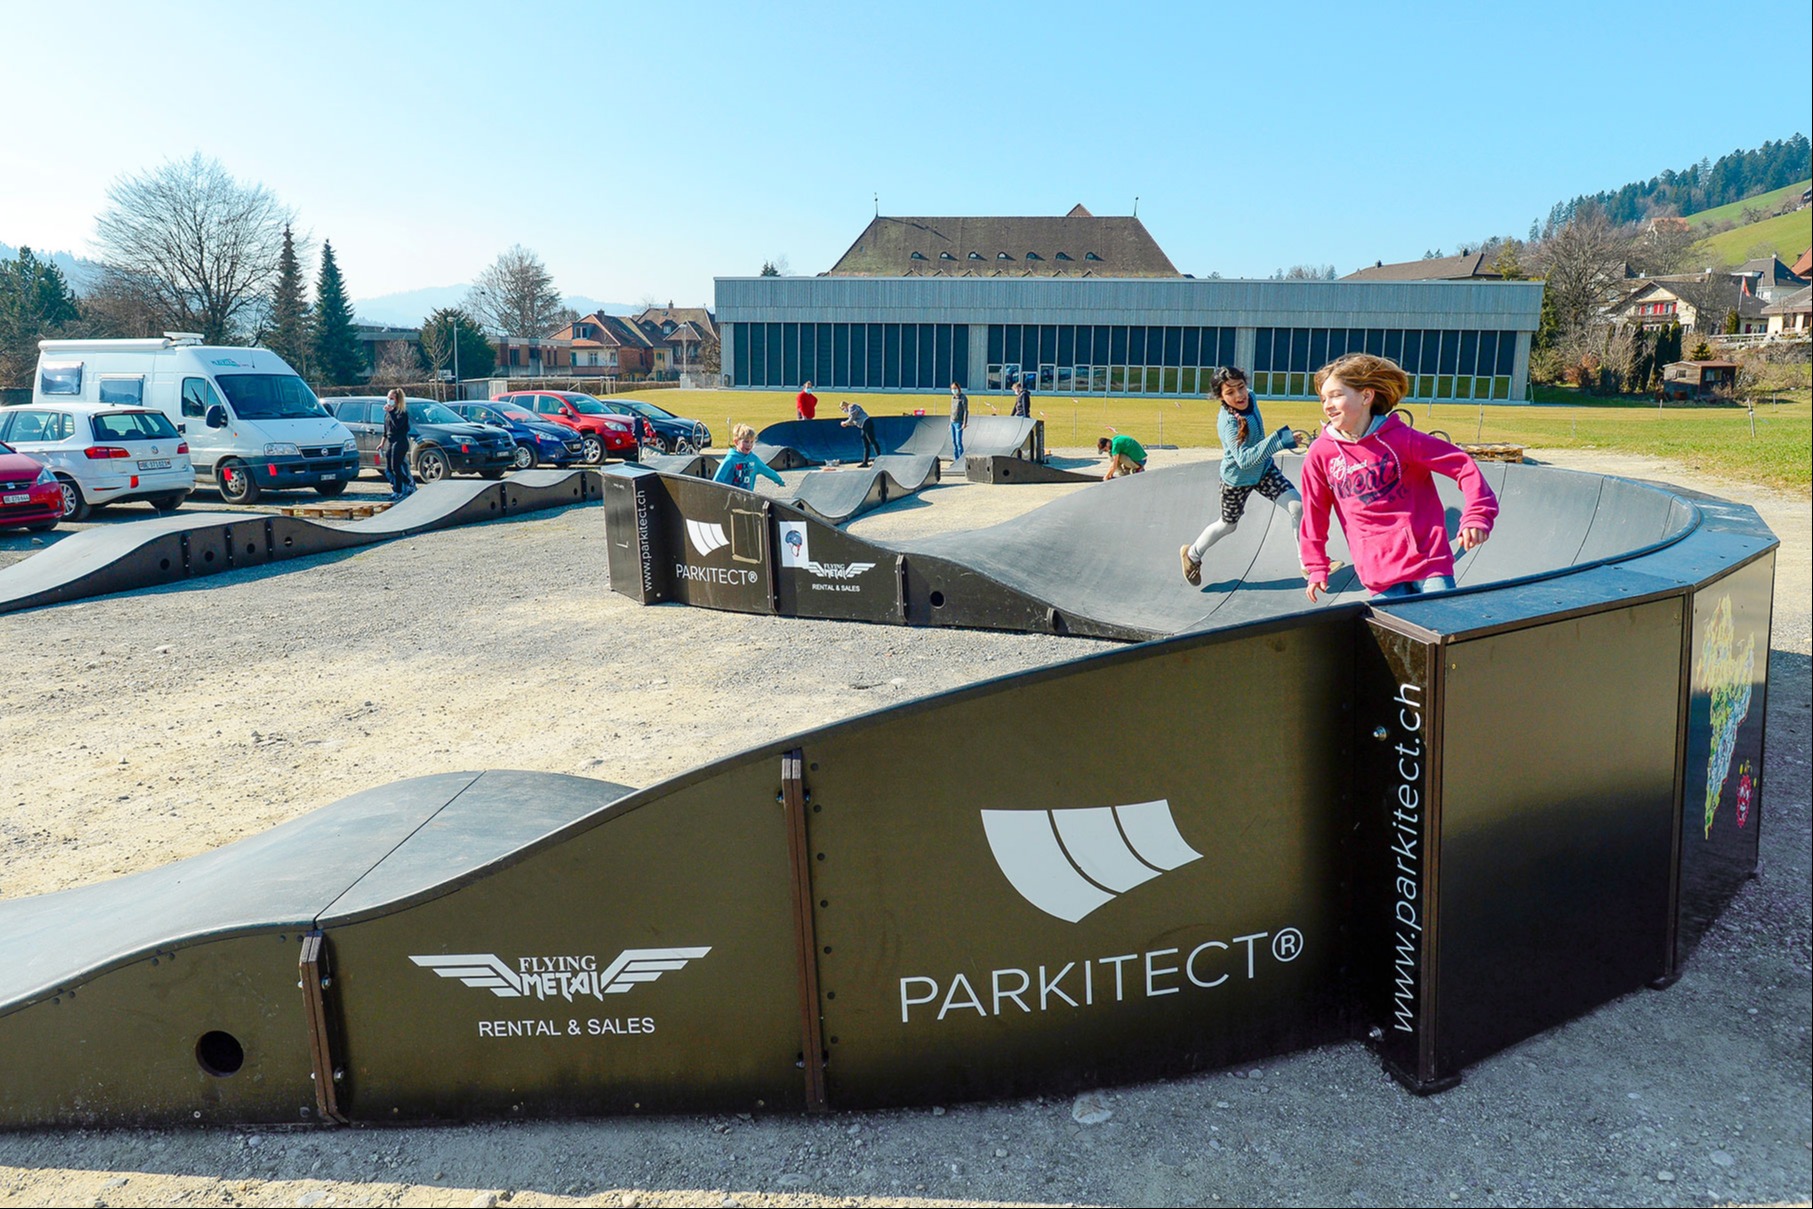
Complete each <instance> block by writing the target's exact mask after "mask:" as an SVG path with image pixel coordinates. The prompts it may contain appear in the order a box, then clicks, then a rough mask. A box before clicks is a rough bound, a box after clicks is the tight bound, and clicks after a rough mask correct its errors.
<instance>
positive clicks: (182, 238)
mask: <svg viewBox="0 0 1813 1209" xmlns="http://www.w3.org/2000/svg"><path fill="white" fill-rule="evenodd" d="M107 200H108V208H107V209H106V210H105V211H103V212H102V214H101V216H100V218H99V219H98V220H97V222H96V243H97V244H98V246H99V247H100V250H101V257H102V260H103V261H104V262H105V263H106V265H107V270H108V276H109V277H110V278H118V277H121V276H124V277H125V278H127V279H128V280H127V281H126V282H125V283H121V282H118V281H115V282H114V285H115V286H117V287H119V288H120V289H121V290H123V291H125V292H130V293H133V294H136V295H138V296H139V297H140V298H141V299H142V300H143V301H145V302H147V303H149V304H150V305H151V306H152V307H154V308H155V310H156V311H157V312H158V314H159V316H160V321H161V322H162V323H164V324H166V325H168V326H172V327H178V328H182V329H184V330H188V331H196V332H200V333H201V334H202V337H203V338H204V339H206V340H207V341H208V342H210V343H221V342H225V341H227V340H231V339H233V338H235V337H238V336H243V335H246V334H248V333H254V332H257V331H258V330H260V329H261V328H262V326H263V319H264V316H265V312H266V311H267V310H268V308H269V305H270V292H271V289H272V287H273V286H274V285H275V283H276V279H277V267H278V260H279V257H280V256H281V255H282V252H283V229H284V227H285V226H287V225H288V224H289V223H290V221H291V220H292V218H293V215H292V213H291V211H290V210H289V209H288V208H287V207H285V206H283V205H282V204H281V203H280V202H278V200H277V198H276V196H275V195H274V194H272V193H271V192H270V191H269V190H267V189H266V188H265V187H264V186H263V185H257V184H242V183H240V182H239V181H236V180H234V179H233V177H232V176H230V175H229V174H228V173H227V170H226V169H225V168H223V167H222V166H221V164H220V161H218V160H214V159H208V158H204V157H203V156H202V155H200V154H199V153H198V154H196V155H193V156H191V157H190V158H189V159H187V160H184V161H180V162H179V161H174V160H173V161H171V162H169V163H166V164H164V165H163V166H161V167H158V168H154V169H152V170H151V171H149V172H146V173H144V174H142V175H139V176H126V177H121V178H120V179H119V180H116V181H115V182H114V183H113V184H112V185H111V186H110V187H109V188H108V190H107Z"/></svg>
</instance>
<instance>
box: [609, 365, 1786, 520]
mask: <svg viewBox="0 0 1813 1209" xmlns="http://www.w3.org/2000/svg"><path fill="white" fill-rule="evenodd" d="M625 393H626V394H628V395H630V396H631V397H639V398H646V399H648V400H649V401H650V402H652V403H657V404H659V405H661V406H662V407H665V408H667V409H669V410H670V411H675V412H679V413H680V414H682V415H687V416H691V417H692V418H694V419H698V420H703V421H705V422H706V423H707V424H708V425H710V426H711V430H712V433H713V435H714V436H716V438H717V447H718V448H720V449H722V448H723V447H724V446H725V444H726V443H727V442H728V440H729V437H730V425H731V423H733V422H741V423H746V424H751V425H754V426H755V428H756V430H757V431H758V432H759V431H760V430H761V429H763V428H764V427H766V426H767V425H769V424H774V423H778V422H779V421H781V420H791V419H793V395H792V393H791V392H781V391H740V390H734V391H733V390H692V391H681V390H662V391H650V392H648V393H647V394H645V395H637V394H636V392H634V391H629V392H625ZM1544 394H1545V395H1546V396H1547V397H1548V399H1549V400H1551V401H1549V402H1545V403H1544V404H1542V405H1539V406H1527V405H1522V406H1512V405H1506V404H1486V405H1485V406H1483V407H1482V406H1481V405H1479V404H1477V403H1437V404H1433V405H1431V404H1426V403H1418V404H1415V405H1414V406H1412V407H1411V408H1410V410H1411V411H1412V412H1413V413H1414V414H1415V416H1416V425H1417V427H1418V428H1422V429H1439V430H1442V431H1445V432H1447V433H1448V435H1449V436H1450V437H1451V438H1452V439H1453V440H1455V441H1461V442H1468V441H1509V442H1512V443H1514V444H1519V445H1526V446H1535V447H1545V448H1550V449H1595V448H1596V449H1610V450H1617V451H1619V452H1621V453H1632V454H1644V455H1648V456H1652V457H1658V458H1667V459H1670V460H1672V461H1677V462H1680V463H1682V464H1684V465H1686V466H1689V467H1692V468H1693V469H1695V470H1699V471H1702V472H1705V473H1707V474H1713V475H1717V476H1720V477H1724V478H1729V479H1731V480H1733V481H1736V482H1744V483H1760V484H1763V485H1766V486H1770V487H1776V488H1779V489H1782V490H1787V491H1794V492H1797V493H1798V494H1800V495H1802V496H1807V495H1808V494H1809V481H1810V479H1813V403H1810V401H1809V399H1808V392H1807V391H1806V390H1805V389H1802V390H1800V391H1797V392H1795V394H1794V395H1793V397H1792V398H1790V397H1789V396H1788V395H1785V394H1784V395H1783V396H1782V401H1781V402H1780V403H1777V404H1771V403H1767V402H1765V403H1764V404H1762V405H1761V406H1759V407H1758V408H1757V409H1756V417H1755V424H1756V435H1755V436H1754V437H1753V436H1752V435H1751V417H1750V413H1749V412H1748V411H1747V410H1746V409H1744V408H1742V407H1720V408H1680V407H1673V408H1668V409H1666V410H1663V409H1659V408H1656V407H1654V406H1648V405H1645V404H1644V403H1642V402H1641V401H1639V400H1635V399H1632V400H1619V401H1612V402H1610V403H1608V402H1606V401H1603V400H1598V399H1594V400H1592V401H1590V402H1582V403H1580V404H1577V405H1576V404H1571V403H1568V402H1565V401H1564V400H1567V399H1569V398H1570V397H1571V396H1570V392H1566V391H1560V392H1555V391H1545V392H1544ZM854 397H855V398H856V399H857V401H859V402H860V403H861V404H862V405H863V407H864V408H866V409H867V410H868V411H869V412H870V413H871V414H874V415H898V414H902V413H908V412H912V411H913V410H915V409H916V408H924V409H925V412H926V414H927V415H943V414H945V413H946V411H947V410H948V408H949V404H950V396H949V395H948V394H944V393H937V394H885V395H884V394H861V395H857V396H854ZM838 402H839V400H838V398H837V396H835V395H832V394H830V393H828V392H827V393H826V394H822V395H820V396H819V407H818V410H819V417H820V418H821V419H823V418H836V417H837V414H838V412H837V404H838ZM991 403H992V404H993V405H994V407H996V408H997V409H998V410H999V411H1001V412H1002V413H1003V414H1005V413H1006V412H1007V410H1008V406H1007V399H1006V396H1000V395H972V396H971V397H970V409H971V412H972V414H975V415H987V414H989V410H988V409H989V404H991ZM1034 404H1035V414H1037V415H1039V416H1040V417H1041V418H1042V419H1044V421H1045V443H1046V444H1047V445H1050V446H1054V447H1076V446H1085V447H1087V446H1093V445H1094V444H1095V439H1096V438H1097V437H1099V436H1105V435H1107V434H1108V430H1109V428H1110V427H1113V428H1114V429H1116V430H1118V431H1120V432H1124V433H1127V434H1129V435H1130V436H1133V437H1134V438H1136V439H1138V440H1140V441H1142V442H1145V443H1147V444H1155V445H1156V444H1169V445H1182V446H1207V447H1211V448H1213V447H1218V446H1219V445H1220V441H1219V440H1218V439H1217V437H1216V435H1215V405H1214V404H1212V403H1210V402H1209V401H1208V400H1207V399H1201V398H1196V399H1152V398H1139V397H1137V396H1134V397H1127V396H1120V397H1114V398H1101V397H1099V396H1092V397H1088V398H1078V399H1072V398H1070V397H1069V396H1059V395H1039V396H1036V397H1035V399H1034ZM1261 406H1262V410H1263V412H1264V415H1265V421H1266V423H1267V424H1268V425H1270V426H1273V427H1277V426H1279V425H1286V424H1288V425H1290V426H1292V427H1295V428H1305V429H1309V428H1314V427H1315V426H1316V425H1317V424H1318V423H1319V422H1320V420H1321V408H1320V406H1319V405H1318V404H1316V403H1314V402H1312V401H1310V400H1307V399H1301V400H1290V399H1279V400H1268V401H1266V402H1265V403H1263V404H1262V405H1261Z"/></svg>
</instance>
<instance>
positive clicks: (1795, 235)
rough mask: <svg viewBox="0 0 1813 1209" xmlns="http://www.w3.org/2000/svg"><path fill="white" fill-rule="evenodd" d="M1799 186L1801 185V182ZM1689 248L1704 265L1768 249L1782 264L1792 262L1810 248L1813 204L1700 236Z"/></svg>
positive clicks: (1737, 261)
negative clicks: (1790, 212)
mask: <svg viewBox="0 0 1813 1209" xmlns="http://www.w3.org/2000/svg"><path fill="white" fill-rule="evenodd" d="M1801 187H1802V188H1805V186H1804V185H1803V186H1801ZM1708 213H1710V211H1708ZM1693 247H1694V251H1696V252H1699V253H1701V259H1703V260H1704V261H1705V263H1706V264H1708V265H1722V266H1726V267H1730V266H1732V265H1738V264H1742V263H1743V262H1744V261H1746V260H1749V259H1750V258H1751V257H1753V256H1767V255H1768V254H1769V253H1770V252H1774V253H1775V254H1776V255H1777V256H1779V257H1781V258H1782V261H1783V263H1785V264H1793V263H1794V261H1795V259H1796V258H1797V257H1799V256H1800V254H1801V253H1802V252H1804V251H1806V250H1807V248H1808V247H1813V206H1809V207H1807V208H1806V209H1804V210H1796V211H1795V212H1794V213H1792V214H1782V215H1778V216H1776V217H1775V218H1765V219H1764V220H1763V221H1762V222H1758V223H1751V224H1750V225H1749V226H1747V227H1733V228H1732V229H1731V230H1729V231H1724V232H1721V233H1720V234H1718V235H1713V236H1709V237H1708V238H1706V239H1702V240H1700V241H1699V242H1698V243H1696V244H1694V245H1693ZM1695 263H1696V264H1697V263H1699V261H1697V260H1696V261H1695Z"/></svg>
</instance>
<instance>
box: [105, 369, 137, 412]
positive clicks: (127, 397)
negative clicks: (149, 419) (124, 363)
mask: <svg viewBox="0 0 1813 1209" xmlns="http://www.w3.org/2000/svg"><path fill="white" fill-rule="evenodd" d="M100 388H101V402H103V403H118V404H124V405H126V406H130V407H137V406H138V405H139V404H141V403H143V402H144V401H145V376H144V375H143V374H136V375H134V376H133V377H130V378H127V377H123V376H121V377H112V378H102V379H101V381H100Z"/></svg>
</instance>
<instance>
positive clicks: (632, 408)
mask: <svg viewBox="0 0 1813 1209" xmlns="http://www.w3.org/2000/svg"><path fill="white" fill-rule="evenodd" d="M602 402H603V403H604V405H605V406H606V407H608V408H610V409H611V410H612V411H614V412H617V413H618V414H619V415H626V416H637V417H640V418H641V419H644V420H647V421H648V423H649V426H650V427H651V428H653V429H654V440H653V441H650V442H648V443H649V444H650V445H652V446H653V447H654V448H655V449H656V450H658V451H659V452H661V453H701V452H703V451H705V450H707V449H709V448H711V429H709V428H707V427H705V424H704V423H703V422H702V421H699V420H690V419H688V418H686V417H685V416H676V415H675V414H674V413H673V412H671V411H668V410H667V409H666V408H665V407H657V406H655V405H654V404H653V403H645V402H643V401H642V400H641V399H625V398H622V397H621V396H618V395H613V396H611V397H610V398H608V399H604V400H602Z"/></svg>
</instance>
